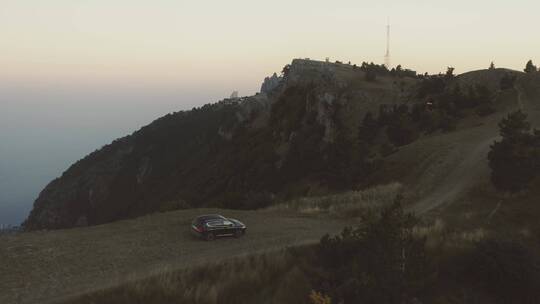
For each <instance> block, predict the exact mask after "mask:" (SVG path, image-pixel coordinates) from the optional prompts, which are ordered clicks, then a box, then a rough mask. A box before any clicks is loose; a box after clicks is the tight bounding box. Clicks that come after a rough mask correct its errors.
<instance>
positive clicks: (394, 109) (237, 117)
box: [25, 60, 535, 230]
mask: <svg viewBox="0 0 540 304" xmlns="http://www.w3.org/2000/svg"><path fill="white" fill-rule="evenodd" d="M287 71H288V72H287V73H286V75H285V76H284V78H283V80H282V81H281V83H280V84H279V85H278V87H277V88H275V89H274V91H272V92H270V93H269V94H268V95H266V94H263V95H256V96H253V97H249V98H246V99H244V100H242V101H237V102H233V101H230V100H227V101H224V102H220V103H216V104H211V105H206V106H204V107H201V108H197V109H193V110H192V111H187V112H179V113H174V114H170V115H167V116H165V117H162V118H160V119H158V120H156V121H155V122H154V123H152V124H150V125H148V126H146V127H144V128H142V129H141V130H139V131H137V132H135V133H134V134H133V135H131V136H128V137H126V138H123V139H120V140H117V141H115V142H114V143H112V144H111V145H108V146H106V147H104V148H102V149H101V150H98V151H96V152H95V153H93V154H91V155H89V156H88V157H86V158H84V159H83V160H81V161H79V162H77V163H76V164H74V165H73V166H72V167H71V168H69V169H68V170H67V171H66V172H65V173H64V174H63V175H62V177H60V178H58V179H57V180H55V181H53V182H51V183H50V184H49V185H48V186H47V187H46V188H45V189H44V190H43V192H42V193H41V194H40V196H39V197H38V199H37V200H36V202H35V204H34V208H33V210H32V212H31V214H30V216H29V217H28V219H27V221H26V222H25V227H26V229H27V230H36V229H42V228H46V229H55V228H67V227H74V226H86V225H95V224H101V223H107V222H111V221H114V220H118V219H123V218H131V217H136V216H140V215H144V214H148V213H152V212H156V211H166V210H176V209H184V208H193V207H208V206H213V207H221V208H233V209H257V208H264V207H267V206H269V205H272V204H275V203H279V202H280V201H283V200H289V199H292V198H295V197H302V196H311V195H324V194H331V193H336V192H341V191H348V190H357V189H362V188H363V187H366V186H369V185H373V184H376V183H378V182H383V183H388V182H391V181H393V180H395V179H396V177H397V178H398V179H400V181H402V182H403V183H405V184H406V185H407V188H408V190H409V192H410V193H409V194H410V195H409V197H411V198H415V199H427V198H425V196H427V195H428V193H431V192H432V191H435V190H436V187H437V185H440V184H441V183H446V184H449V182H448V181H443V179H444V178H446V177H445V175H444V174H445V172H447V171H446V170H447V169H446V168H453V167H454V166H455V165H456V164H462V165H461V166H458V167H457V168H461V170H463V172H466V171H468V170H469V169H468V166H469V165H471V164H473V163H477V162H478V161H479V160H481V159H482V157H483V155H484V152H485V149H487V148H488V146H489V141H491V140H492V139H493V138H495V137H496V122H497V121H498V119H499V118H500V117H501V115H504V113H506V111H508V110H509V109H511V108H513V107H514V108H515V107H516V106H517V105H519V103H520V100H521V99H520V96H521V95H522V94H525V91H526V90H527V88H530V87H531V86H533V85H531V84H530V83H535V80H534V79H533V80H528V81H518V83H519V84H520V86H519V88H518V86H515V85H514V83H515V82H516V81H517V80H516V79H517V78H520V77H518V76H520V75H521V74H520V73H518V72H513V71H509V70H503V69H495V70H484V71H477V72H472V73H467V74H464V75H460V76H448V75H446V76H445V75H433V76H414V73H413V74H411V73H409V72H407V73H405V72H396V71H388V70H386V69H385V68H384V67H381V66H376V65H370V64H364V65H363V66H362V67H356V66H352V65H348V64H341V63H336V64H333V63H324V62H316V61H309V60H295V61H293V63H292V65H291V66H290V67H289V68H288V70H287ZM369 73H372V74H374V75H375V76H376V77H375V79H368V77H367V75H368V74H369ZM413 76H414V77H413ZM506 76H508V77H510V76H511V80H510V85H508V84H506V85H503V84H502V82H501V81H502V79H503V78H504V77H506ZM521 78H523V77H521ZM521 78H520V79H521ZM521 84H523V85H521ZM522 87H523V88H522ZM533 94H535V93H533ZM478 142H481V143H482V145H481V146H480V147H477V143H478ZM455 143H458V144H457V145H455ZM471 151H476V152H474V155H475V157H471V158H468V159H462V157H463V155H466V154H467V153H469V152H471ZM482 170H484V169H483V167H482V168H479V169H478V170H476V169H474V170H472V171H473V172H481V171H482ZM424 173H429V174H424ZM475 174H476V173H475ZM479 174H480V173H479ZM482 174H483V173H482ZM431 175H433V176H431ZM459 175H460V172H459V171H458V172H455V173H454V177H452V178H454V179H455V178H456V176H459ZM471 178H472V177H471ZM416 179H420V182H418V183H417V182H414V181H415V180H416ZM461 188H462V187H461ZM461 188H460V189H461ZM451 191H452V190H451V189H447V190H444V189H443V190H440V189H439V192H438V193H436V194H435V196H437V197H438V196H440V195H443V194H444V195H449V196H450V197H449V199H453V198H454V196H455V195H454V194H453V193H451ZM456 194H457V193H456ZM432 201H433V200H432V199H428V201H426V202H425V205H426V206H427V207H424V208H421V209H422V210H421V211H428V209H432V207H436V206H438V205H440V204H432ZM430 206H431V207H430Z"/></svg>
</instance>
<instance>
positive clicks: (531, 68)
mask: <svg viewBox="0 0 540 304" xmlns="http://www.w3.org/2000/svg"><path fill="white" fill-rule="evenodd" d="M537 70H538V69H537V68H536V66H535V65H534V64H533V62H532V60H529V61H527V64H526V65H525V70H524V71H525V73H533V72H536V71H537Z"/></svg>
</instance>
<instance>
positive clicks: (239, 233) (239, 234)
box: [234, 229, 244, 238]
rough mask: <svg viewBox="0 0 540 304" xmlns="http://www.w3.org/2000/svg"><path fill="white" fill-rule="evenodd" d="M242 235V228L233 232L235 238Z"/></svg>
mask: <svg viewBox="0 0 540 304" xmlns="http://www.w3.org/2000/svg"><path fill="white" fill-rule="evenodd" d="M242 235H244V230H241V229H238V230H236V231H235V232H234V237H235V238H239V237H241V236H242Z"/></svg>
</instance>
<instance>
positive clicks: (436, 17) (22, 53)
mask: <svg viewBox="0 0 540 304" xmlns="http://www.w3.org/2000/svg"><path fill="white" fill-rule="evenodd" d="M539 3H540V1H534V0H514V1H506V0H505V1H502V0H479V1H474V0H452V1H449V0H444V1H439V0H429V1H423V0H409V1H406V0H393V1H392V0H386V1H378V0H370V1H364V0H355V1H349V0H338V1H317V0H310V1H305V0H299V1H292V0H272V1H268V0H266V1H258V0H228V1H223V0H219V1H208V0H197V1H186V0H0V37H1V39H0V81H2V82H23V83H27V84H28V83H40V84H42V85H48V84H50V83H55V84H58V83H63V84H77V85H82V84H86V85H89V84H91V85H94V84H97V85H101V86H102V85H105V84H106V85H107V86H116V85H137V86H141V85H142V86H145V85H149V86H154V87H155V86H157V87H159V86H170V85H172V86H181V87H183V88H191V89H194V88H201V89H204V88H205V87H208V86H213V88H214V89H215V90H222V91H223V92H229V91H232V90H239V91H240V92H241V94H244V95H248V94H252V93H254V92H255V91H256V90H258V88H259V86H260V82H261V80H262V78H263V77H264V76H266V75H268V74H271V73H272V72H274V71H279V70H280V69H281V67H282V66H283V65H285V64H286V63H288V62H290V61H291V59H292V58H295V57H309V58H314V59H324V58H325V57H327V56H328V57H330V58H331V59H332V60H336V59H337V60H342V61H349V60H351V61H352V62H355V63H360V62H361V61H364V60H365V61H374V62H380V63H382V62H383V55H384V52H385V25H386V20H387V17H389V18H390V21H391V24H392V42H391V53H392V63H393V64H398V63H400V64H402V65H404V66H406V67H410V68H413V69H416V70H418V71H419V72H425V71H428V72H431V73H435V72H439V71H443V70H445V69H446V66H448V65H452V66H455V67H456V72H464V71H468V70H473V69H479V68H485V67H487V66H488V65H489V63H490V61H492V60H493V61H495V64H496V65H497V66H505V67H509V68H514V69H522V67H523V66H524V64H525V62H526V60H528V59H529V58H532V59H533V60H534V59H536V60H537V61H540V38H538V36H537V32H538V29H539V28H540V22H539V18H540V4H539ZM220 92H221V91H220ZM209 101H212V100H209Z"/></svg>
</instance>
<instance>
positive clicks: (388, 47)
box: [384, 18, 390, 68]
mask: <svg viewBox="0 0 540 304" xmlns="http://www.w3.org/2000/svg"><path fill="white" fill-rule="evenodd" d="M384 65H385V66H386V67H387V68H390V18H388V23H387V25H386V55H384Z"/></svg>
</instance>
